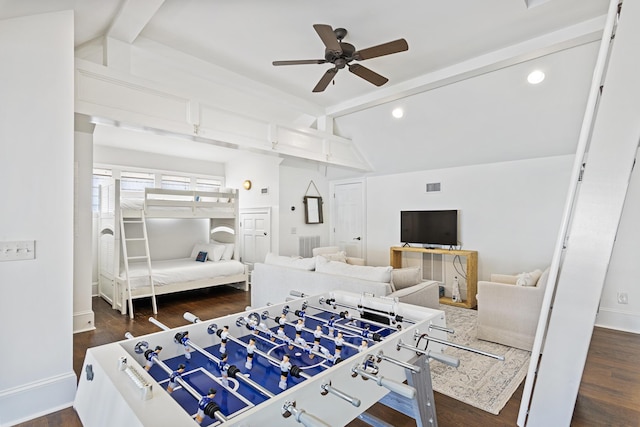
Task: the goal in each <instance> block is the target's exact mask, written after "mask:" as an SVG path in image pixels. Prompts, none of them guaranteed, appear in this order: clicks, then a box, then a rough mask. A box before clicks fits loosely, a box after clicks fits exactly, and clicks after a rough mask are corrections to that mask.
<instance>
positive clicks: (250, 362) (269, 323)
mask: <svg viewBox="0 0 640 427" xmlns="http://www.w3.org/2000/svg"><path fill="white" fill-rule="evenodd" d="M292 294H294V295H292V297H291V298H290V299H289V300H288V301H285V302H282V303H279V304H273V305H268V306H265V307H259V308H248V309H247V310H246V311H244V312H240V313H236V314H233V315H228V316H224V317H220V318H215V319H210V320H201V319H199V318H198V317H197V313H193V314H192V313H185V316H184V317H185V320H186V321H185V326H183V327H179V328H173V329H171V328H168V327H167V326H165V325H163V324H161V323H160V322H158V321H157V320H155V319H154V318H151V319H150V321H151V322H153V323H155V324H156V325H157V326H158V327H159V329H160V330H159V332H157V333H153V334H149V335H144V336H140V337H134V336H132V335H130V334H127V336H126V339H124V340H123V341H119V342H115V343H111V344H107V345H103V346H100V347H95V348H90V349H88V350H87V353H86V356H85V361H84V365H83V371H82V375H81V378H80V381H79V385H78V391H77V395H76V399H75V402H74V407H75V409H76V411H77V413H78V415H79V417H80V419H81V421H82V423H83V425H84V426H85V427H93V426H107V425H108V426H114V425H121V426H125V425H126V426H183V425H192V424H193V425H197V424H200V425H203V426H229V427H231V426H243V427H255V426H260V427H264V426H288V425H290V426H295V425H298V424H302V425H305V426H342V425H345V424H348V423H349V422H350V421H351V420H353V419H355V418H360V419H361V420H363V421H365V422H367V423H369V424H371V425H380V426H384V425H389V424H387V423H385V422H384V421H382V420H379V419H377V418H376V417H374V416H373V415H371V414H369V413H367V412H366V410H367V408H369V407H370V406H371V405H373V404H374V403H376V402H379V401H380V402H382V403H384V404H387V405H388V406H391V407H394V408H396V409H398V410H400V411H402V412H403V413H405V414H408V415H411V416H413V417H414V418H415V419H416V422H417V425H418V426H436V425H437V418H436V413H435V405H434V402H433V390H432V388H431V375H430V372H429V363H430V360H437V361H439V362H442V363H448V364H450V365H454V366H457V363H459V362H458V361H457V359H454V358H451V357H449V356H447V355H445V354H443V353H442V349H443V348H444V347H445V346H446V345H451V343H448V342H447V341H446V335H447V333H448V332H451V331H449V330H448V329H447V328H446V319H445V314H444V312H443V311H440V310H433V309H429V308H424V307H418V306H413V305H409V304H403V303H399V302H397V301H395V300H392V299H388V298H377V297H373V296H367V295H359V294H354V293H349V292H343V291H334V292H328V293H324V294H319V295H314V296H307V295H302V294H295V293H292Z"/></svg>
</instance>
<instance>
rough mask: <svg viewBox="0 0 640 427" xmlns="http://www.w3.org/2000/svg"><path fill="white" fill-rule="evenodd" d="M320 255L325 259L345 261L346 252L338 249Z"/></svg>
mask: <svg viewBox="0 0 640 427" xmlns="http://www.w3.org/2000/svg"><path fill="white" fill-rule="evenodd" d="M320 256H322V257H324V258H326V259H327V261H338V262H347V253H346V252H345V251H340V252H336V253H333V254H321V255H320Z"/></svg>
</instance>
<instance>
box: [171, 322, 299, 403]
mask: <svg viewBox="0 0 640 427" xmlns="http://www.w3.org/2000/svg"><path fill="white" fill-rule="evenodd" d="M183 317H184V319H185V320H187V321H188V322H193V323H200V322H202V321H201V320H200V318H198V317H197V316H195V315H193V314H191V313H189V312H186V313H184V315H183ZM212 326H214V328H213V329H217V327H215V325H214V324H211V325H209V328H207V331H208V332H209V333H211V334H213V333H215V331H213V332H212V329H211V327H212ZM227 339H228V340H229V341H232V342H234V343H236V344H239V345H241V346H243V347H244V348H246V347H247V344H246V343H245V342H244V341H242V340H239V339H237V338H236V337H234V336H232V335H231V334H229V335H227ZM194 348H195V347H194ZM253 352H254V353H255V354H257V355H260V356H262V357H264V358H265V359H267V360H270V361H271V362H273V363H275V364H276V365H280V360H278V359H276V358H275V357H273V356H271V355H270V354H267V353H264V352H263V351H261V350H258V349H257V348H256V349H255V350H254V351H253ZM292 374H293V373H292ZM240 375H244V374H240ZM294 376H295V375H294ZM299 376H301V377H303V378H305V379H309V378H311V376H310V375H308V374H305V373H304V372H299ZM246 380H249V379H248V378H246ZM249 381H250V380H249ZM252 382H253V381H252ZM255 385H256V386H257V387H260V385H259V384H257V383H256V384H255ZM260 388H262V387H260ZM263 390H264V391H265V392H266V393H269V394H271V396H270V397H273V394H272V393H271V392H269V390H266V389H263ZM261 393H262V391H261ZM263 394H265V393H263ZM265 396H268V394H265Z"/></svg>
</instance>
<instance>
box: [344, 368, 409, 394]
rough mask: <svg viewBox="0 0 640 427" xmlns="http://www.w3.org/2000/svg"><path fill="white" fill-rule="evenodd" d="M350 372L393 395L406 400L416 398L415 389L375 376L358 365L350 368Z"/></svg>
mask: <svg viewBox="0 0 640 427" xmlns="http://www.w3.org/2000/svg"><path fill="white" fill-rule="evenodd" d="M351 371H352V372H353V373H354V374H358V375H361V376H362V377H363V378H367V379H369V380H373V381H374V382H375V383H376V384H378V385H379V386H381V387H384V388H386V389H387V390H389V391H392V392H394V393H397V394H399V395H400V396H403V397H406V398H407V399H413V398H415V397H416V389H415V388H413V387H411V386H409V385H406V384H403V383H399V382H397V381H394V380H390V379H387V378H385V377H383V376H376V375H374V374H372V373H369V372H367V371H366V370H364V369H362V368H361V367H360V366H359V365H358V364H356V365H354V366H353V368H351Z"/></svg>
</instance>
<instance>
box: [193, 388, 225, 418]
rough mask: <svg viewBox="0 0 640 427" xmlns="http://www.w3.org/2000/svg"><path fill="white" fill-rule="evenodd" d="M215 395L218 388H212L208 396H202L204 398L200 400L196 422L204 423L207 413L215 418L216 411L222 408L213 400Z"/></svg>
mask: <svg viewBox="0 0 640 427" xmlns="http://www.w3.org/2000/svg"><path fill="white" fill-rule="evenodd" d="M215 396H216V389H215V388H210V389H209V393H207V395H206V396H202V399H200V401H199V402H198V412H197V413H196V422H197V423H198V424H202V420H203V419H204V416H205V414H206V415H208V416H209V417H211V418H213V414H214V412H215V411H219V410H220V408H219V407H218V405H217V404H216V403H215V402H214V401H213V398H214V397H215Z"/></svg>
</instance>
